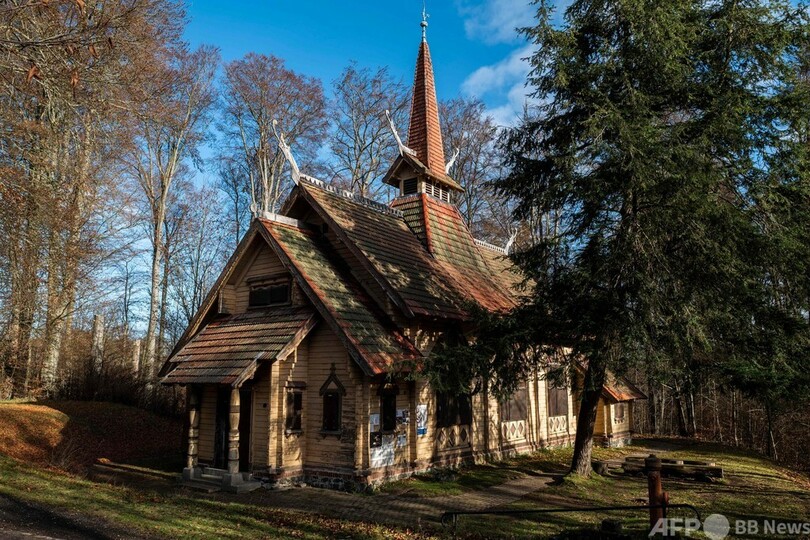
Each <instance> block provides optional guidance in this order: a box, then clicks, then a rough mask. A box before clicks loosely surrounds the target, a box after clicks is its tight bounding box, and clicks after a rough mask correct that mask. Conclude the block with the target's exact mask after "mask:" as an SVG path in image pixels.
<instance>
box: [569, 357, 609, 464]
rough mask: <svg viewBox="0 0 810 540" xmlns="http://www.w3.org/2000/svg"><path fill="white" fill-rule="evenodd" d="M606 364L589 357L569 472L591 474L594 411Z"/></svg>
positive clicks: (597, 403) (597, 404)
mask: <svg viewBox="0 0 810 540" xmlns="http://www.w3.org/2000/svg"><path fill="white" fill-rule="evenodd" d="M605 370H606V366H605V364H604V363H603V361H601V360H596V359H590V360H589V361H588V369H587V371H586V372H585V384H584V387H583V389H582V401H581V406H580V408H579V415H578V417H577V436H576V440H575V442H574V457H573V459H572V460H571V473H572V474H577V475H580V476H590V474H591V453H592V451H593V430H594V426H595V425H596V412H597V409H598V407H599V398H600V397H601V396H602V387H603V386H604V384H605Z"/></svg>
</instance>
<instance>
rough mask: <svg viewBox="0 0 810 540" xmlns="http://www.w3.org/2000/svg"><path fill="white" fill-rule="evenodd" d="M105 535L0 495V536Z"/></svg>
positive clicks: (62, 538) (65, 538)
mask: <svg viewBox="0 0 810 540" xmlns="http://www.w3.org/2000/svg"><path fill="white" fill-rule="evenodd" d="M101 538H106V537H104V536H100V535H98V534H96V533H94V532H92V531H87V530H85V529H84V527H76V526H75V525H71V524H70V523H67V522H66V520H64V519H62V518H59V517H56V516H54V515H53V514H50V513H48V512H43V511H41V510H37V509H34V508H32V507H30V506H27V505H23V504H20V503H18V502H16V501H13V500H11V499H7V498H5V497H2V496H0V539H2V540H7V539H9V540H10V539H14V540H17V539H27V540H56V539H58V540H99V539H101Z"/></svg>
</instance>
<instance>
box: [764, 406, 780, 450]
mask: <svg viewBox="0 0 810 540" xmlns="http://www.w3.org/2000/svg"><path fill="white" fill-rule="evenodd" d="M765 415H766V418H767V421H768V434H767V437H768V440H767V441H766V442H765V446H766V447H767V449H768V457H769V458H771V459H773V460H778V459H779V455H778V454H777V453H776V440H775V439H774V436H773V410H772V408H771V405H770V403H768V404H766V405H765Z"/></svg>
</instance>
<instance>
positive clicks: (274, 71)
mask: <svg viewBox="0 0 810 540" xmlns="http://www.w3.org/2000/svg"><path fill="white" fill-rule="evenodd" d="M274 122H276V123H277V125H278V127H277V129H278V130H279V131H281V132H283V133H284V136H285V137H286V140H287V143H288V144H290V145H292V146H293V147H294V151H295V153H296V154H297V155H298V156H301V157H302V158H304V159H305V160H307V159H309V160H311V159H314V158H315V157H316V155H317V151H318V148H319V147H320V145H321V143H322V142H323V140H324V137H325V135H326V130H327V125H328V121H327V118H326V100H325V98H324V94H323V86H322V85H321V82H320V81H319V80H317V79H315V78H312V77H307V76H305V75H300V74H298V73H296V72H294V71H292V70H290V69H288V68H286V67H285V66H284V61H283V60H282V59H280V58H277V57H275V56H267V55H263V54H255V53H250V54H248V55H247V56H245V57H244V58H242V59H241V60H234V61H232V62H230V63H228V64H227V65H226V66H225V75H224V80H223V108H222V123H221V130H222V132H223V135H224V138H225V141H226V144H227V147H228V153H227V154H226V156H225V157H230V158H231V159H233V160H234V161H238V162H240V165H239V169H240V170H243V171H244V172H245V173H246V176H247V178H248V180H249V182H250V193H251V199H252V203H253V204H254V205H255V206H254V207H255V208H257V209H258V210H261V211H265V212H272V211H275V210H276V208H277V206H278V203H279V199H280V198H281V196H282V195H283V190H282V186H283V185H284V179H283V178H282V176H281V172H282V169H283V167H284V163H285V161H284V156H283V155H282V154H281V153H280V152H279V151H278V142H277V141H276V138H275V135H274Z"/></svg>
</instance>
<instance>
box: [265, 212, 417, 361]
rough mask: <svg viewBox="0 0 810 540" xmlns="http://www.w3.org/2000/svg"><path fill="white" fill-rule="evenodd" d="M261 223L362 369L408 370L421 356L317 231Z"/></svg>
mask: <svg viewBox="0 0 810 540" xmlns="http://www.w3.org/2000/svg"><path fill="white" fill-rule="evenodd" d="M260 221H261V224H262V226H263V228H264V231H266V233H267V238H268V240H269V241H270V243H271V246H272V247H273V249H274V250H275V251H276V253H277V254H278V255H279V257H280V258H281V259H282V262H284V263H285V265H287V266H288V268H289V269H290V271H291V272H292V273H293V275H294V276H296V278H297V279H298V280H299V285H301V287H302V289H303V290H304V291H305V293H306V294H307V295H308V296H309V298H310V300H311V301H312V302H313V304H314V305H315V306H316V307H317V308H318V310H319V312H321V315H322V316H323V317H324V319H325V320H326V322H327V323H328V324H330V326H331V327H332V329H333V330H334V331H335V332H336V333H337V334H338V336H339V337H341V338H342V339H343V342H344V344H346V346H347V348H348V350H349V353H350V354H351V355H352V357H354V359H355V360H356V361H357V362H358V364H360V366H361V367H362V368H363V369H364V370H365V371H366V373H368V374H369V375H379V374H383V373H386V372H388V371H390V370H391V369H393V368H394V367H399V368H404V369H407V363H408V362H410V361H414V360H416V359H418V358H420V357H421V354H420V353H419V351H418V350H417V349H416V348H415V347H414V346H413V344H411V342H410V341H408V339H407V338H405V337H404V336H403V335H402V333H401V332H400V331H399V329H397V328H396V327H394V325H393V324H392V323H391V322H390V321H389V320H388V319H387V317H386V316H385V315H384V314H383V313H382V311H381V310H380V309H379V307H378V306H377V305H376V304H375V303H374V302H373V301H372V300H371V298H370V297H369V296H368V295H367V294H366V293H365V292H364V290H363V289H362V287H361V286H360V284H359V283H357V281H356V280H355V279H354V278H353V277H352V276H351V271H350V269H349V268H346V267H345V262H343V261H341V260H339V259H338V258H337V256H336V255H335V254H334V253H332V252H331V250H330V248H329V246H328V245H326V242H325V241H322V240H319V238H318V235H317V233H315V232H313V231H311V230H308V229H304V228H300V227H296V226H292V225H289V224H286V223H280V222H276V221H268V220H260Z"/></svg>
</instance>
